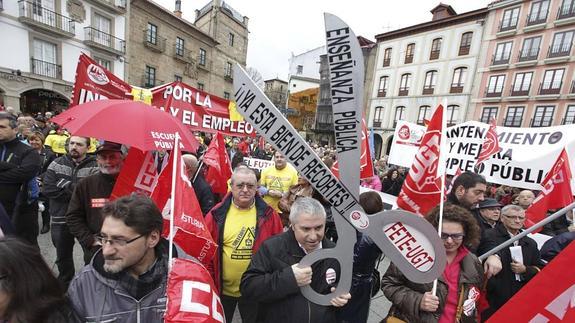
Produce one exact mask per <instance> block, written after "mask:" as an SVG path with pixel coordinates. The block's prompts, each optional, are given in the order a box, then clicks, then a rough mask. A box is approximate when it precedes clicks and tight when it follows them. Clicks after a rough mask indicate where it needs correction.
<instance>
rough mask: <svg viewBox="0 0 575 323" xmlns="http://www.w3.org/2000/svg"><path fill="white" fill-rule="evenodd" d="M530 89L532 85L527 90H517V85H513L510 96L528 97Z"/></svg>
mask: <svg viewBox="0 0 575 323" xmlns="http://www.w3.org/2000/svg"><path fill="white" fill-rule="evenodd" d="M530 88H531V85H530V86H529V87H528V88H527V89H526V90H525V89H519V90H516V89H515V84H513V86H512V87H511V91H510V92H509V95H510V96H528V95H529V90H530Z"/></svg>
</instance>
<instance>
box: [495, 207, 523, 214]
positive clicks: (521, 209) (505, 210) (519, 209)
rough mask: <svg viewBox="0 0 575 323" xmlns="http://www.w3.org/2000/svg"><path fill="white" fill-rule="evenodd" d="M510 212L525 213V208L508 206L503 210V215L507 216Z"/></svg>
mask: <svg viewBox="0 0 575 323" xmlns="http://www.w3.org/2000/svg"><path fill="white" fill-rule="evenodd" d="M509 211H515V212H524V211H525V210H523V208H522V207H520V206H519V205H515V204H508V205H505V206H504V207H503V208H502V209H501V214H505V215H507V214H508V212H509Z"/></svg>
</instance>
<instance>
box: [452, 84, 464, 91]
mask: <svg viewBox="0 0 575 323" xmlns="http://www.w3.org/2000/svg"><path fill="white" fill-rule="evenodd" d="M449 93H463V84H461V83H451V88H450V89H449Z"/></svg>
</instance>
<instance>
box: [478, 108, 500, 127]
mask: <svg viewBox="0 0 575 323" xmlns="http://www.w3.org/2000/svg"><path fill="white" fill-rule="evenodd" d="M493 118H494V119H497V107H485V108H483V112H482V113H481V119H480V120H479V121H481V122H483V123H489V122H490V121H491V119H493Z"/></svg>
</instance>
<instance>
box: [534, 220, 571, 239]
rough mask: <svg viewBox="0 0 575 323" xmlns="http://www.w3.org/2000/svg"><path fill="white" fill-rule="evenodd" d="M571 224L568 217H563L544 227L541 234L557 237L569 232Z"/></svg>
mask: <svg viewBox="0 0 575 323" xmlns="http://www.w3.org/2000/svg"><path fill="white" fill-rule="evenodd" d="M570 225H571V223H570V222H569V221H568V220H567V216H566V215H562V216H560V217H558V218H557V219H555V220H553V221H551V222H549V223H547V224H546V225H544V226H543V230H541V234H546V235H548V236H556V235H560V234H562V233H565V232H569V226H570Z"/></svg>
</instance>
